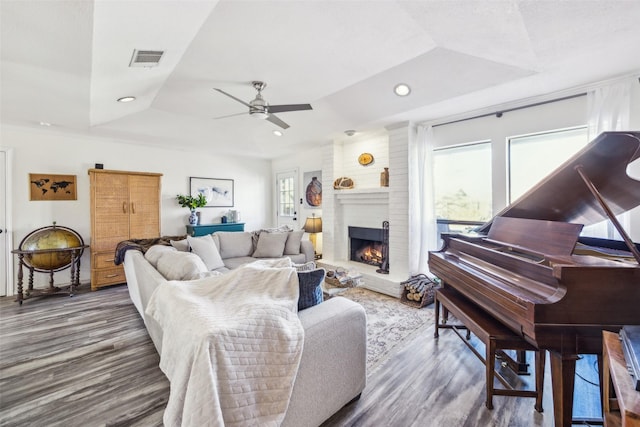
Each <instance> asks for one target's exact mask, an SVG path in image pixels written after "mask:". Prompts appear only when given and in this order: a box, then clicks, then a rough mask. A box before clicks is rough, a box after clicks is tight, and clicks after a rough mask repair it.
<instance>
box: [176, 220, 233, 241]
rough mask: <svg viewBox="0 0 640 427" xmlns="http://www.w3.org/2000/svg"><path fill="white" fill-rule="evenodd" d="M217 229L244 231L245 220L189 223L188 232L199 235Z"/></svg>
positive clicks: (190, 234)
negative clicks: (200, 223) (218, 222)
mask: <svg viewBox="0 0 640 427" xmlns="http://www.w3.org/2000/svg"><path fill="white" fill-rule="evenodd" d="M216 231H244V222H227V223H226V224H222V223H220V224H204V225H187V234H188V235H189V236H193V237H198V236H204V235H205V234H211V233H215V232H216Z"/></svg>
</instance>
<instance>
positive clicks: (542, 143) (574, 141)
mask: <svg viewBox="0 0 640 427" xmlns="http://www.w3.org/2000/svg"><path fill="white" fill-rule="evenodd" d="M587 142H589V141H588V135H587V128H586V127H581V128H574V129H564V130H559V131H553V132H544V133H538V134H534V135H527V136H518V137H513V138H510V139H509V183H510V186H509V190H510V192H509V197H510V203H511V202H514V201H516V200H517V199H518V198H519V197H520V196H522V195H523V194H524V193H526V192H527V191H528V190H529V189H531V188H532V187H533V186H534V185H536V184H537V183H538V182H540V181H541V180H542V179H543V178H545V177H546V176H547V175H549V174H550V173H551V172H553V171H554V170H555V169H556V168H557V167H558V166H560V165H561V164H562V163H564V162H565V161H566V160H567V159H569V158H570V157H571V156H573V155H574V154H575V153H577V152H578V151H579V150H580V149H582V148H583V147H584V146H585V145H586V144H587Z"/></svg>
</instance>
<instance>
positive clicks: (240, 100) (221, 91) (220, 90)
mask: <svg viewBox="0 0 640 427" xmlns="http://www.w3.org/2000/svg"><path fill="white" fill-rule="evenodd" d="M213 89H214V90H217V91H218V92H220V93H221V94H223V95H227V96H228V97H229V98H231V99H235V100H236V101H238V102H239V103H241V104H243V105H246V106H247V107H251V105H249V104H247V103H246V102H244V101H243V100H242V99H240V98H236V97H235V96H233V95H231V94H229V93H227V92H225V91H223V90H222V89H218V88H217V87H214V88H213Z"/></svg>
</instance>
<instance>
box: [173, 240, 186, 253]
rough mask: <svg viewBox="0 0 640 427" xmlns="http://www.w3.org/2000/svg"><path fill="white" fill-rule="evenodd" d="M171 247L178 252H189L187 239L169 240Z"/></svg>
mask: <svg viewBox="0 0 640 427" xmlns="http://www.w3.org/2000/svg"><path fill="white" fill-rule="evenodd" d="M169 243H171V246H173V247H174V248H176V249H177V250H179V251H180V252H189V242H188V241H187V239H182V240H171V241H170V242H169Z"/></svg>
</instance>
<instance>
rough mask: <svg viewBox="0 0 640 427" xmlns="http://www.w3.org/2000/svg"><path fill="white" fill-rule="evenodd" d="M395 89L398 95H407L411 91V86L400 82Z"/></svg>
mask: <svg viewBox="0 0 640 427" xmlns="http://www.w3.org/2000/svg"><path fill="white" fill-rule="evenodd" d="M393 91H394V92H395V94H396V95H398V96H407V95H409V94H410V93H411V88H410V87H409V85H407V84H405V83H399V84H397V85H396V87H394V88H393Z"/></svg>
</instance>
